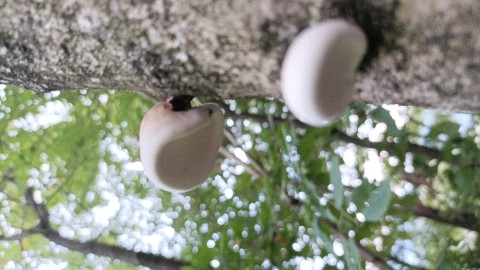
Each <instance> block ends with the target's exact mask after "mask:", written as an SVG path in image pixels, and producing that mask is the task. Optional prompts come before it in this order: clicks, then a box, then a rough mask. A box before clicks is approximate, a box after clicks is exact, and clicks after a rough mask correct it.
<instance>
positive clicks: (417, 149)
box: [224, 106, 442, 159]
mask: <svg viewBox="0 0 480 270" xmlns="http://www.w3.org/2000/svg"><path fill="white" fill-rule="evenodd" d="M224 109H225V115H226V116H227V117H231V118H234V119H250V120H253V121H257V122H260V123H266V122H268V119H267V117H266V116H265V115H260V114H251V113H244V112H242V113H241V114H237V113H234V112H232V111H231V110H230V109H229V108H228V107H226V106H224ZM272 120H273V122H274V123H276V124H281V123H285V122H286V121H287V119H283V118H280V117H272ZM293 123H294V124H295V126H296V127H299V128H305V129H306V128H312V127H310V126H308V125H307V124H305V123H303V122H301V121H299V120H298V119H295V120H294V121H293ZM332 137H333V138H334V139H336V140H338V141H342V142H345V143H352V144H355V145H357V146H360V147H365V148H371V149H376V150H378V151H382V150H383V151H387V152H391V150H392V149H395V148H397V147H398V146H399V144H398V143H395V142H381V143H375V142H371V141H369V140H362V139H359V138H357V137H353V136H350V135H347V134H346V133H344V132H342V131H340V130H338V129H334V130H333V131H332ZM407 151H408V152H412V153H418V154H424V155H427V156H428V157H430V158H432V159H441V158H442V152H441V151H440V150H438V149H435V148H430V147H427V146H423V145H418V144H414V143H410V142H408V143H407Z"/></svg>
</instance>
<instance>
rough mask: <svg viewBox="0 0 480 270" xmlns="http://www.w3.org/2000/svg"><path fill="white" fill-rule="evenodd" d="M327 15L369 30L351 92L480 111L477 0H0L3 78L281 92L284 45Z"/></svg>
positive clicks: (155, 92)
mask: <svg viewBox="0 0 480 270" xmlns="http://www.w3.org/2000/svg"><path fill="white" fill-rule="evenodd" d="M328 17H343V18H348V19H350V20H353V21H355V22H356V23H357V24H359V25H360V26H361V27H362V28H363V29H364V30H365V32H366V33H367V35H368V38H369V42H370V44H369V45H370V46H369V52H368V55H367V57H366V59H365V61H364V63H363V64H362V67H361V72H359V74H358V76H357V81H356V91H355V95H354V101H359V102H368V103H374V104H382V103H396V104H404V105H420V106H428V107H437V108H441V109H447V110H461V111H473V112H480V102H479V101H480V89H479V88H480V31H479V30H478V25H480V4H478V0H363V1H355V0H323V1H322V0H297V1H289V0H278V1H273V0H251V1H234V0H203V1H172V0H157V1H155V0H142V1H120V0H105V1H96V0H66V1H56V0H36V1H26V0H2V1H0V83H8V84H14V85H20V86H24V87H26V88H29V89H32V90H34V91H36V92H38V93H42V92H46V91H51V90H64V89H84V88H87V89H117V90H132V91H139V92H143V93H145V94H147V95H149V96H154V97H156V98H165V97H166V96H169V95H177V94H193V95H208V96H218V97H222V98H231V97H248V96H265V97H276V98H279V97H280V89H279V70H280V66H281V61H282V59H283V55H284V52H285V50H286V48H287V46H288V44H289V42H290V41H291V40H292V38H293V37H294V36H295V35H296V34H298V33H299V31H301V30H302V29H304V28H306V27H307V26H308V25H311V24H313V23H315V22H317V21H320V20H322V19H325V18H328Z"/></svg>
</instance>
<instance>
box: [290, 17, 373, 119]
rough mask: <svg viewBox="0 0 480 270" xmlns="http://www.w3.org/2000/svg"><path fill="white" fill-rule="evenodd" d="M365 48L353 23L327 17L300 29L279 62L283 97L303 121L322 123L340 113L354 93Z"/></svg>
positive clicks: (361, 34) (364, 41) (365, 45)
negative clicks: (357, 71) (280, 64)
mask: <svg viewBox="0 0 480 270" xmlns="http://www.w3.org/2000/svg"><path fill="white" fill-rule="evenodd" d="M366 50H367V38H366V36H365V34H364V33H363V31H362V30H361V29H360V28H359V27H357V26H356V25H354V24H352V23H350V22H348V21H345V20H341V19H329V20H326V21H323V22H321V23H318V24H316V25H314V26H311V27H309V28H308V29H306V30H304V31H302V32H301V33H300V34H299V35H298V36H297V37H296V38H295V39H294V40H293V42H292V44H291V45H290V47H289V48H288V50H287V53H286V55H285V58H284V60H283V64H282V71H281V89H282V97H283V100H284V102H285V104H286V105H287V106H288V108H289V109H290V111H291V112H292V113H293V114H294V115H295V116H296V117H297V118H298V119H299V120H301V121H302V122H305V123H307V124H309V125H312V126H324V125H327V124H329V123H330V122H331V121H332V120H334V119H335V118H337V117H338V116H340V115H341V114H342V112H343V111H344V110H345V108H346V107H347V106H348V104H349V103H350V100H351V96H352V94H353V87H354V80H355V71H356V70H357V68H358V65H359V64H360V62H361V60H362V59H363V56H364V55H365V52H366Z"/></svg>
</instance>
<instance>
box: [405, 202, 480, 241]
mask: <svg viewBox="0 0 480 270" xmlns="http://www.w3.org/2000/svg"><path fill="white" fill-rule="evenodd" d="M413 213H414V215H416V216H418V217H424V218H428V219H430V220H434V221H437V222H440V223H444V224H448V225H451V226H455V227H460V228H464V229H467V230H471V231H475V232H478V233H480V223H478V222H476V219H474V218H472V217H471V216H469V215H467V214H465V213H458V214H452V216H451V217H446V216H445V215H444V213H442V212H440V211H439V210H437V209H434V208H431V207H428V206H425V205H423V204H422V203H421V202H420V201H417V203H416V204H415V207H414V208H413Z"/></svg>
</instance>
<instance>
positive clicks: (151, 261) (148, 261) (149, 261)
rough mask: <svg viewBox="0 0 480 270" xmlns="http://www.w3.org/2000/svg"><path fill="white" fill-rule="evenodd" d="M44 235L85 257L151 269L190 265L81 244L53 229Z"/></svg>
mask: <svg viewBox="0 0 480 270" xmlns="http://www.w3.org/2000/svg"><path fill="white" fill-rule="evenodd" d="M43 235H44V236H45V237H46V238H47V239H49V240H50V241H52V242H54V243H56V244H58V245H61V246H63V247H66V248H68V249H69V250H72V251H77V252H81V253H83V254H85V255H87V254H95V255H98V256H105V257H109V258H112V259H118V260H122V261H124V262H127V263H130V264H133V265H143V266H146V267H149V268H151V269H167V270H169V269H172V270H178V269H181V268H182V267H184V266H187V265H189V264H188V263H186V262H182V261H178V260H174V259H168V258H165V257H163V256H160V255H154V254H149V253H144V252H134V251H132V250H128V249H125V248H122V247H117V246H111V245H106V244H101V243H98V242H96V241H89V242H84V243H82V242H79V241H77V240H71V239H67V238H65V237H62V236H61V235H60V234H59V233H58V232H56V231H54V230H52V229H46V230H44V231H43Z"/></svg>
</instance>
